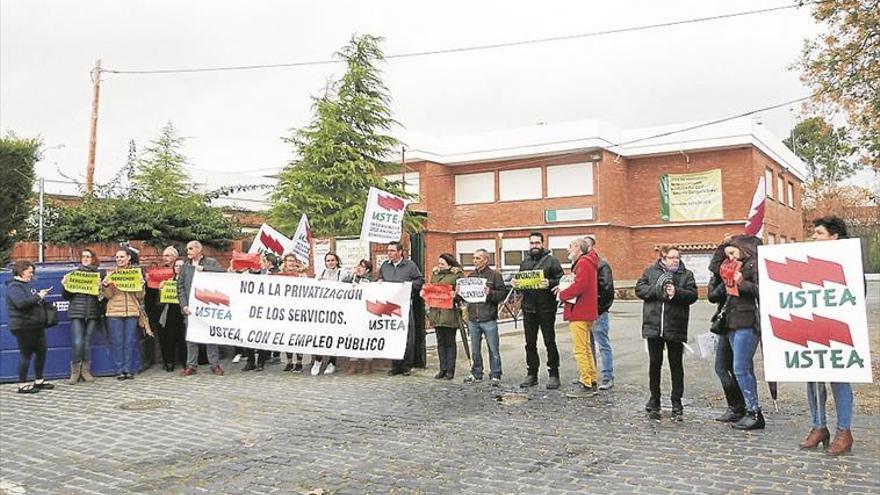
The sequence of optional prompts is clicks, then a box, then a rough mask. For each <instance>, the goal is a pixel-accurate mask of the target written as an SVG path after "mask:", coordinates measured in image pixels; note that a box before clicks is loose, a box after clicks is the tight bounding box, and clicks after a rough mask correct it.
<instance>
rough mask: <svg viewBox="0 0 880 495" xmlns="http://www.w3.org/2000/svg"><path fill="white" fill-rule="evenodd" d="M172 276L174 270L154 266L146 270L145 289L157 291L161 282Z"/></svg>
mask: <svg viewBox="0 0 880 495" xmlns="http://www.w3.org/2000/svg"><path fill="white" fill-rule="evenodd" d="M173 276H174V269H173V268H171V267H160V266H154V267H151V268H149V269H147V287H149V288H151V289H158V288H159V287H160V286H161V285H162V282H164V281H165V280H168V279H169V278H171V277H173Z"/></svg>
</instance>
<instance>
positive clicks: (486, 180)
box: [455, 172, 495, 205]
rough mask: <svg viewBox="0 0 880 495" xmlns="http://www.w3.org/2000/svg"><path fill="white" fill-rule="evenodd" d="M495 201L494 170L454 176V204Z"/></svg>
mask: <svg viewBox="0 0 880 495" xmlns="http://www.w3.org/2000/svg"><path fill="white" fill-rule="evenodd" d="M493 201H495V172H484V173H480V174H462V175H456V176H455V204H457V205H470V204H475V203H491V202H493Z"/></svg>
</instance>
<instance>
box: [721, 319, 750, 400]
mask: <svg viewBox="0 0 880 495" xmlns="http://www.w3.org/2000/svg"><path fill="white" fill-rule="evenodd" d="M717 342H718V343H717V344H716V346H715V374H716V375H718V380H719V381H720V382H721V388H722V389H723V390H724V398H725V399H726V400H727V407H729V408H730V409H734V410H736V411H743V412H744V411H745V407H746V404H745V401H743V394H742V391H741V390H740V389H739V384H738V383H737V382H736V376H735V375H734V374H733V348H732V347H731V346H730V340H728V338H727V335H720V336H719V337H718V341H717Z"/></svg>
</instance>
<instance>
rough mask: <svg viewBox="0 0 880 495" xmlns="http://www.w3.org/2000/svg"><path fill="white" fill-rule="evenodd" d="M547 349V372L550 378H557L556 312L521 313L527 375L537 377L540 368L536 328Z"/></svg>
mask: <svg viewBox="0 0 880 495" xmlns="http://www.w3.org/2000/svg"><path fill="white" fill-rule="evenodd" d="M539 327H540V329H541V336H542V337H543V338H544V348H545V349H547V370H548V371H549V372H550V376H557V377H558V376H559V349H557V348H556V311H555V310H554V311H544V312H541V313H530V312H524V313H523V330H524V332H525V337H526V368H527V371H528V374H529V375H533V376H537V375H538V368H539V367H540V366H541V358H539V357H538V328H539Z"/></svg>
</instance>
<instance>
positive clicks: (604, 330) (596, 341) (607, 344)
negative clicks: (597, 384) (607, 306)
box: [590, 311, 614, 382]
mask: <svg viewBox="0 0 880 495" xmlns="http://www.w3.org/2000/svg"><path fill="white" fill-rule="evenodd" d="M590 332H591V333H592V337H593V338H592V339H590V349H592V351H593V363H594V365H595V367H596V368H599V362H598V356H601V357H602V369H601V370H599V372H600V375H601V376H602V381H604V382H607V381H610V380H614V358H613V357H612V355H611V341H610V340H609V339H608V312H607V311H606V312H604V313H602V314H601V315H599V319H598V320H596V322H595V323H593V328H591V329H590ZM596 347H599V354H598V355H597V354H596Z"/></svg>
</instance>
